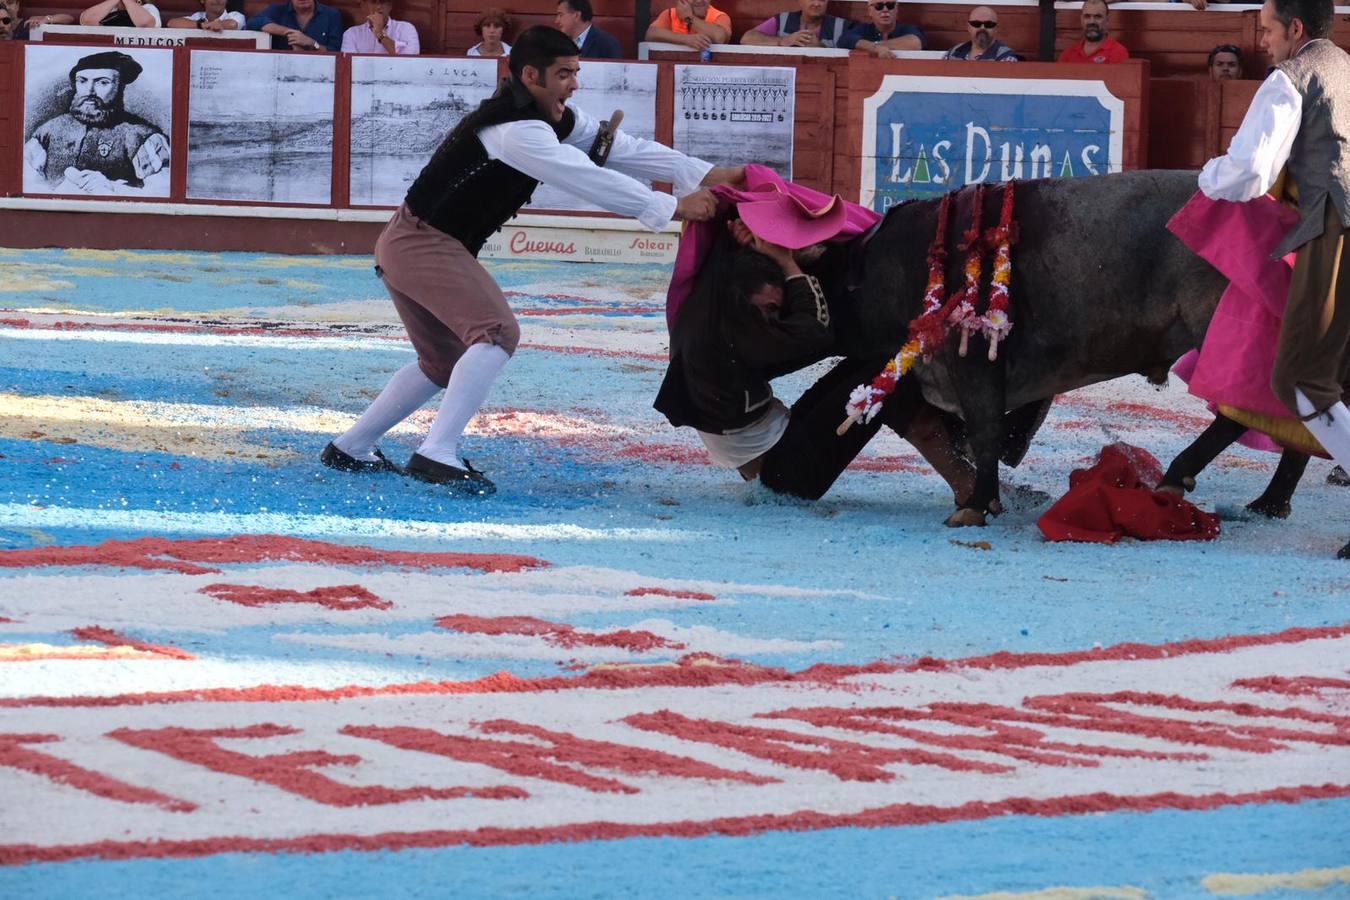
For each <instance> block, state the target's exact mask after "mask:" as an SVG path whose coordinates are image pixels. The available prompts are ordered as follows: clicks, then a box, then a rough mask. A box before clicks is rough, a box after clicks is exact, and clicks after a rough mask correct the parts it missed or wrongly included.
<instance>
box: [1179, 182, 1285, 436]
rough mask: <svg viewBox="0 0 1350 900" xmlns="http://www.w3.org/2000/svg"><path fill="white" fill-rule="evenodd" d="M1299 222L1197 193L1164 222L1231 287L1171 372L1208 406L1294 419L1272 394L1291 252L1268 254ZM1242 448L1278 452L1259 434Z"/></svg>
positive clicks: (1275, 207)
mask: <svg viewBox="0 0 1350 900" xmlns="http://www.w3.org/2000/svg"><path fill="white" fill-rule="evenodd" d="M1296 221H1298V213H1297V212H1295V211H1294V210H1292V209H1289V208H1288V207H1286V206H1284V205H1283V204H1281V203H1280V202H1279V201H1277V200H1275V199H1274V198H1273V197H1270V196H1268V195H1262V196H1261V197H1258V198H1257V199H1255V200H1252V201H1249V202H1247V203H1231V202H1229V201H1227V200H1211V199H1209V198H1208V197H1206V196H1205V195H1204V194H1202V193H1200V192H1199V191H1197V192H1196V194H1195V196H1194V197H1192V198H1191V199H1190V201H1188V202H1187V204H1186V205H1185V206H1184V207H1182V208H1181V210H1180V211H1179V212H1178V213H1177V214H1176V215H1175V216H1173V217H1172V220H1171V221H1170V222H1168V223H1167V228H1168V230H1169V231H1171V232H1172V233H1173V234H1175V235H1176V236H1177V237H1178V238H1179V239H1180V240H1181V242H1182V243H1183V244H1185V245H1186V246H1187V247H1189V248H1190V249H1191V250H1192V251H1194V252H1195V253H1196V255H1198V256H1199V257H1200V258H1201V259H1204V260H1205V261H1206V262H1208V263H1209V264H1210V265H1212V266H1214V268H1216V269H1218V270H1219V272H1220V273H1221V274H1222V275H1223V276H1224V277H1225V278H1227V279H1228V281H1229V285H1228V289H1227V290H1225V291H1224V292H1223V296H1222V297H1221V298H1220V299H1219V306H1218V308H1217V309H1216V310H1215V311H1214V318H1213V319H1212V320H1211V321H1210V323H1209V329H1208V330H1207V331H1206V332H1205V341H1204V344H1202V345H1201V347H1200V349H1199V350H1198V351H1194V350H1193V351H1191V352H1190V353H1188V354H1186V355H1185V356H1183V357H1182V358H1181V359H1180V360H1179V361H1178V362H1177V364H1176V366H1175V367H1174V369H1173V371H1175V372H1176V373H1177V375H1178V377H1180V378H1181V379H1182V380H1184V381H1187V382H1188V387H1189V389H1190V392H1191V393H1192V394H1194V395H1195V396H1197V397H1200V398H1202V399H1205V400H1208V401H1209V402H1210V403H1211V404H1223V405H1225V406H1235V407H1237V408H1239V409H1245V410H1250V411H1252V412H1257V413H1262V414H1264V415H1268V416H1275V417H1277V418H1282V419H1293V418H1294V416H1293V415H1292V414H1291V413H1290V412H1289V410H1288V409H1287V408H1285V405H1284V404H1283V403H1281V402H1280V401H1279V400H1278V399H1277V398H1276V397H1275V393H1274V391H1272V390H1271V389H1270V373H1271V370H1272V369H1273V367H1274V365H1275V350H1276V346H1277V344H1278V340H1279V334H1280V321H1281V320H1282V319H1283V317H1284V306H1285V303H1286V302H1287V301H1288V299H1289V280H1290V276H1291V275H1292V273H1293V270H1294V254H1292V253H1290V254H1289V255H1287V256H1285V257H1283V258H1282V259H1271V258H1270V252H1271V251H1272V250H1273V249H1274V248H1275V246H1276V244H1278V243H1279V241H1280V238H1282V237H1283V236H1284V235H1285V234H1286V233H1287V232H1288V230H1289V229H1290V228H1292V227H1293V225H1294V223H1295V222H1296ZM1243 443H1245V444H1247V445H1248V446H1252V447H1258V448H1260V449H1265V450H1276V451H1278V450H1279V449H1280V448H1279V447H1278V446H1277V445H1276V444H1275V443H1274V442H1273V441H1271V440H1270V439H1269V438H1267V437H1265V436H1264V435H1259V434H1258V433H1257V432H1248V437H1246V438H1244V439H1243Z"/></svg>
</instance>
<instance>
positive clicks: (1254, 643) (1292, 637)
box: [0, 625, 1350, 709]
mask: <svg viewBox="0 0 1350 900" xmlns="http://www.w3.org/2000/svg"><path fill="white" fill-rule="evenodd" d="M1347 635H1350V625H1327V626H1320V627H1316V628H1290V629H1287V630H1285V631H1281V632H1277V633H1275V634H1245V635H1234V636H1231V637H1222V638H1212V639H1206V640H1189V641H1178V642H1175V643H1171V644H1118V645H1116V646H1113V647H1107V648H1105V649H1102V650H1091V651H1086V652H1069V653H1020V654H1018V653H1002V652H1000V653H996V654H993V655H992V656H979V657H971V658H967V659H954V660H944V659H935V658H933V657H923V658H921V659H919V660H917V661H915V662H913V663H910V664H907V665H897V664H895V663H890V662H886V661H877V662H871V663H867V664H865V665H856V666H855V665H839V664H825V663H822V664H817V665H814V666H811V667H809V668H807V669H803V670H802V671H800V672H789V671H788V670H786V669H781V668H775V667H770V666H760V665H755V664H753V663H746V662H728V661H718V662H717V664H715V665H710V664H709V662H710V660H709V659H708V657H707V656H706V655H702V654H689V655H687V656H682V657H680V658H679V659H678V660H675V661H674V663H673V664H670V663H667V664H661V665H637V666H624V667H609V668H604V669H595V670H592V671H588V672H586V673H585V674H583V675H579V676H552V677H548V678H518V677H516V676H514V675H511V674H510V673H507V672H498V673H496V674H494V675H489V676H487V677H485V678H478V679H475V680H472V681H416V682H410V683H405V684H392V685H384V686H380V687H365V686H358V685H349V686H346V687H339V688H311V687H305V686H302V685H261V686H258V687H250V688H209V689H204V690H190V691H146V692H140V693H130V694H113V695H97V696H95V695H73V696H29V697H0V709H12V708H20V707H28V706H32V707H45V708H66V707H69V708H76V707H79V708H86V707H114V706H142V705H145V704H149V703H189V702H191V703H196V702H212V703H271V702H278V701H286V702H300V701H330V700H341V699H350V698H354V697H383V696H399V695H438V694H439V695H445V694H492V693H510V694H519V693H537V692H543V691H563V690H597V689H598V690H624V689H630V688H638V687H711V686H715V685H742V686H749V685H757V684H807V685H833V686H838V687H845V688H846V687H849V686H850V685H849V684H848V679H850V678H856V677H860V676H864V675H889V674H894V673H897V672H914V671H935V672H937V671H948V670H959V669H961V668H963V667H968V668H975V669H996V668H1002V669H1019V668H1024V667H1032V666H1071V665H1076V664H1077V663H1080V662H1093V661H1113V660H1141V659H1166V658H1175V657H1179V656H1188V655H1191V654H1199V653H1226V652H1230V651H1233V650H1241V649H1243V648H1244V647H1261V646H1269V645H1272V644H1298V643H1301V642H1303V641H1313V640H1329V639H1335V638H1341V637H1345V636H1347Z"/></svg>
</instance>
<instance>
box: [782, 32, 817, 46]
mask: <svg viewBox="0 0 1350 900" xmlns="http://www.w3.org/2000/svg"><path fill="white" fill-rule="evenodd" d="M778 43H779V45H780V46H783V47H819V46H820V38H818V37H816V36H815V35H814V34H812V33H811V32H809V31H795V32H793V33H792V34H785V35H783V36H782V37H780V38H779V39H778Z"/></svg>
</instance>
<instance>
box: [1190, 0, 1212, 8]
mask: <svg viewBox="0 0 1350 900" xmlns="http://www.w3.org/2000/svg"><path fill="white" fill-rule="evenodd" d="M1186 2H1187V3H1189V4H1190V5H1191V6H1194V7H1195V8H1196V9H1208V8H1209V3H1207V2H1206V0H1186Z"/></svg>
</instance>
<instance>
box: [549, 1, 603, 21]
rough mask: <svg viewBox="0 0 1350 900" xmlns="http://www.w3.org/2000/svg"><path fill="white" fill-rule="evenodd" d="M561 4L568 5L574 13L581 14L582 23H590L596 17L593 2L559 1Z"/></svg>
mask: <svg viewBox="0 0 1350 900" xmlns="http://www.w3.org/2000/svg"><path fill="white" fill-rule="evenodd" d="M558 2H559V3H566V4H567V6H568V7H569V8H570V9H571V10H572V12H579V13H581V21H583V22H589V21H590V20H591V19H592V18H594V17H595V10H593V9H591V0H558Z"/></svg>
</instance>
